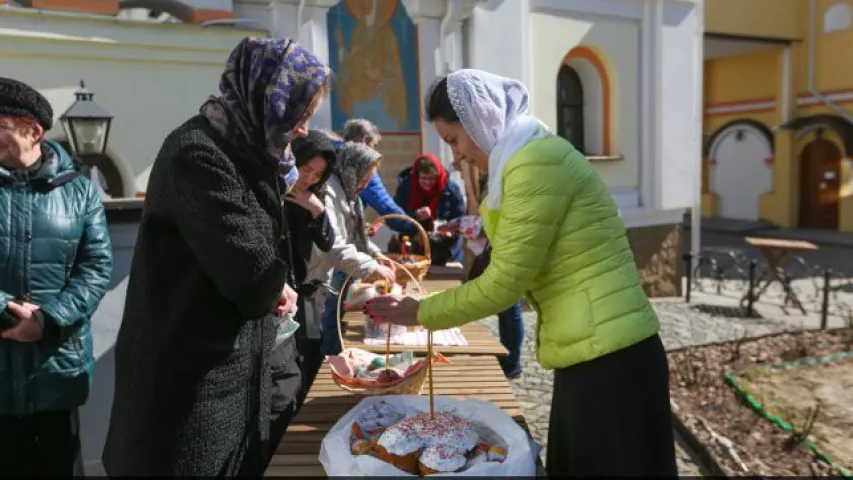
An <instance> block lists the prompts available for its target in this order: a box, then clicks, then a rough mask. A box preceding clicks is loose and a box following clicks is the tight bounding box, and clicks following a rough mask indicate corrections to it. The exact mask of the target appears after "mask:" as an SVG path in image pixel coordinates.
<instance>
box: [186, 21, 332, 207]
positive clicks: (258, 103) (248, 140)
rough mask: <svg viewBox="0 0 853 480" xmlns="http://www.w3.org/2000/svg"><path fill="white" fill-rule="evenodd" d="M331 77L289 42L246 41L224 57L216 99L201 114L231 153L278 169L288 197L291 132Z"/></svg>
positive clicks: (293, 178)
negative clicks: (234, 150)
mask: <svg viewBox="0 0 853 480" xmlns="http://www.w3.org/2000/svg"><path fill="white" fill-rule="evenodd" d="M330 76H331V70H330V69H329V67H328V66H326V65H325V64H323V62H321V61H320V60H319V59H318V58H317V57H315V56H314V55H313V54H312V53H311V52H309V51H307V50H305V49H304V48H302V47H301V46H299V45H298V44H297V43H296V42H294V41H293V40H289V39H283V38H252V37H246V38H244V39H243V40H241V41H240V43H239V44H238V45H237V47H236V48H234V50H233V51H232V52H231V55H230V56H229V57H228V62H227V64H226V66H225V71H224V72H222V78H221V80H220V81H219V91H220V92H221V95H220V96H211V97H210V98H209V99H208V100H207V102H205V103H204V105H202V106H201V113H202V114H203V115H204V116H205V117H206V118H207V120H208V121H209V122H210V124H211V125H213V127H214V128H216V129H217V130H218V131H219V132H220V133H221V134H222V135H223V136H224V137H225V138H226V139H227V140H228V141H229V142H231V143H232V144H233V145H234V146H235V147H237V148H240V149H245V150H248V151H251V152H254V153H256V154H258V155H260V156H261V157H263V158H266V159H267V160H269V161H270V162H271V163H272V164H274V165H278V167H279V175H280V177H281V180H282V182H281V185H282V188H283V189H284V190H285V191H289V190H290V188H291V187H292V186H293V184H295V183H296V180H297V179H298V178H299V173H298V171H297V170H296V169H295V168H293V166H294V163H295V160H294V158H293V154H292V153H291V152H290V139H291V130H293V128H294V127H296V126H297V125H298V124H299V122H300V120H302V118H303V116H304V115H305V112H306V111H307V110H308V107H309V106H310V105H311V102H312V101H313V99H314V96H315V95H316V94H317V92H319V91H320V90H321V89H322V88H323V87H324V86H326V85H327V83H328V80H329V77H330Z"/></svg>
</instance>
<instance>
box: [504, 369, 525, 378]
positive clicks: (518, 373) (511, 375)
mask: <svg viewBox="0 0 853 480" xmlns="http://www.w3.org/2000/svg"><path fill="white" fill-rule="evenodd" d="M521 373H522V370H521V369H520V368H519V369H518V370H516V371H514V372H509V373H504V375H506V378H507V379H509V380H515V379H516V378H518V377H520V376H521Z"/></svg>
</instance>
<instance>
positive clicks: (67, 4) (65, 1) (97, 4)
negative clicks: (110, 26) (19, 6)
mask: <svg viewBox="0 0 853 480" xmlns="http://www.w3.org/2000/svg"><path fill="white" fill-rule="evenodd" d="M3 2H4V0H0V3H3ZM24 4H25V6H27V7H29V8H37V9H39V10H62V11H67V12H80V13H92V14H95V15H113V16H115V15H118V12H119V6H118V0H27V1H26V2H24Z"/></svg>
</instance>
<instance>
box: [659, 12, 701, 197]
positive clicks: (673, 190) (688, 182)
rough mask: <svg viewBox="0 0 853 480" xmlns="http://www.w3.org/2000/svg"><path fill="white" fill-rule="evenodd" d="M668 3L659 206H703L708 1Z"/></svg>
mask: <svg viewBox="0 0 853 480" xmlns="http://www.w3.org/2000/svg"><path fill="white" fill-rule="evenodd" d="M658 1H661V0H658ZM663 6H664V10H663V12H662V13H663V15H662V17H663V18H662V20H663V28H662V35H661V38H660V41H661V43H662V45H661V47H660V48H661V50H662V63H661V76H660V78H659V81H660V84H659V85H660V86H659V88H660V92H661V96H660V102H661V111H662V113H663V118H662V123H661V125H660V129H661V133H662V134H663V142H662V148H661V157H660V168H659V170H658V172H657V173H658V179H657V182H658V183H657V187H658V193H657V202H656V204H655V207H656V208H658V209H661V210H669V209H676V208H687V207H691V206H694V205H695V206H696V208H698V207H699V203H698V202H699V200H697V195H698V196H699V197H698V198H701V193H700V192H701V188H702V177H701V170H702V167H701V156H702V74H703V73H702V72H703V70H702V68H703V51H702V48H703V36H704V35H703V32H704V26H703V20H702V3H701V1H700V2H699V3H698V6H697V4H696V3H694V2H693V1H674V2H673V1H669V2H664V3H663Z"/></svg>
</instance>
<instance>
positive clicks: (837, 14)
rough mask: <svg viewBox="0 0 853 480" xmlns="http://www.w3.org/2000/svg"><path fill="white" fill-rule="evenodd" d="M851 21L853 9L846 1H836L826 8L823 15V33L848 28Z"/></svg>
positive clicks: (852, 19)
mask: <svg viewBox="0 0 853 480" xmlns="http://www.w3.org/2000/svg"><path fill="white" fill-rule="evenodd" d="M851 21H853V9H851V8H850V5H847V4H846V3H840V2H839V3H836V4H835V5H833V6H831V7H829V8H827V9H826V13H825V14H824V16H823V31H824V33H832V32H840V31H842V30H847V29H848V28H850V23H851Z"/></svg>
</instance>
